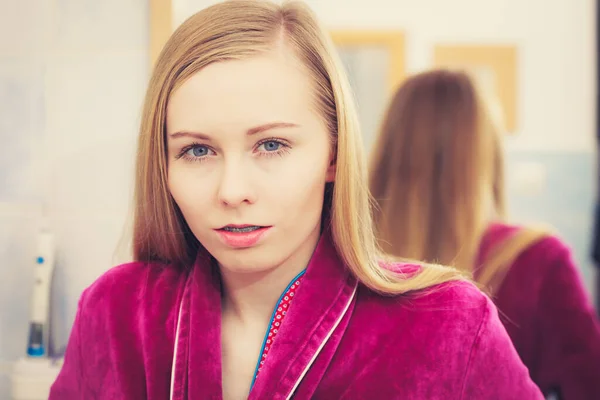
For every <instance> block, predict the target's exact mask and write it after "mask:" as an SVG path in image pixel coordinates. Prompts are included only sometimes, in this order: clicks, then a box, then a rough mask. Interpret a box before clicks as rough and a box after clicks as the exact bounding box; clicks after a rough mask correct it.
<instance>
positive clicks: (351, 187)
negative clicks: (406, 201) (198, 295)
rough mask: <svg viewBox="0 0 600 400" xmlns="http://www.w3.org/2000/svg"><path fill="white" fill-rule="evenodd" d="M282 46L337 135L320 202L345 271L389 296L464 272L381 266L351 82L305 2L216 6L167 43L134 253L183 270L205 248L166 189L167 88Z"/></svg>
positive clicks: (144, 133) (153, 95) (146, 150)
mask: <svg viewBox="0 0 600 400" xmlns="http://www.w3.org/2000/svg"><path fill="white" fill-rule="evenodd" d="M279 43H285V44H288V45H290V46H291V48H292V49H293V50H295V52H296V55H297V56H298V58H299V60H300V61H301V62H302V63H303V64H304V65H305V66H306V68H307V71H308V72H309V73H310V75H311V77H312V79H313V81H314V86H315V89H316V98H315V100H316V102H317V106H318V110H321V111H322V114H323V118H324V119H325V121H326V124H327V127H328V129H329V131H330V132H331V135H332V142H333V145H334V148H335V149H336V153H335V157H336V163H337V172H336V179H335V184H333V185H330V186H329V187H328V188H327V189H328V190H326V200H325V203H324V206H323V207H324V211H325V212H326V214H329V215H330V223H331V231H332V235H333V240H334V243H335V246H336V249H337V251H338V253H339V254H340V256H341V258H342V259H343V261H344V262H345V263H346V265H347V266H348V268H349V269H350V270H351V271H352V272H353V273H354V275H355V276H356V277H357V278H358V279H359V280H360V281H362V282H363V283H364V284H365V285H366V286H368V287H370V288H371V289H373V290H375V291H378V292H381V293H389V294H397V293H405V292H409V291H413V290H417V289H422V288H425V287H429V286H432V285H434V284H438V283H442V282H446V281H449V280H454V279H459V278H460V275H459V274H458V273H457V272H456V271H455V270H453V269H449V268H445V267H439V266H426V267H424V268H422V272H421V273H419V274H416V275H415V276H413V277H410V278H408V277H405V279H401V278H400V277H399V276H397V275H395V274H394V273H392V272H390V271H388V270H387V269H384V268H382V267H380V265H379V256H380V254H379V251H378V249H377V246H376V243H375V239H374V235H373V229H372V222H371V214H370V198H369V193H368V186H367V184H366V173H365V165H364V159H363V154H362V142H361V138H360V134H359V131H358V124H357V121H356V112H355V109H354V104H353V99H352V97H351V92H350V88H349V85H348V82H347V80H346V77H345V76H344V75H343V73H342V72H341V71H342V68H341V67H340V62H339V60H338V59H337V58H335V55H334V54H335V53H334V47H333V44H332V43H331V42H330V39H329V37H328V35H327V34H326V33H325V32H324V30H323V29H322V28H321V27H320V26H319V24H318V22H317V20H316V18H315V16H314V15H313V13H312V12H311V11H310V9H309V8H308V7H307V6H305V5H304V4H302V3H299V2H289V3H285V4H283V5H281V6H279V5H276V4H273V3H271V2H267V1H252V0H233V1H226V2H223V3H219V4H216V5H213V6H211V7H208V8H206V9H204V10H202V11H200V12H198V13H197V14H195V15H194V16H192V17H190V18H189V19H188V20H186V21H185V22H184V23H183V24H182V25H181V26H180V27H179V28H178V29H177V30H176V31H175V32H174V33H173V35H172V36H171V38H170V39H169V40H168V42H167V43H166V45H165V47H164V49H163V50H162V53H161V54H160V56H159V58H158V60H157V63H156V66H155V70H154V71H153V74H152V77H151V80H150V84H149V87H148V91H147V94H146V100H145V105H144V111H143V117H142V124H141V129H140V135H139V144H138V147H139V149H138V157H137V173H136V180H137V182H136V187H135V191H136V193H135V205H136V209H135V216H134V234H133V251H134V258H136V259H138V260H159V261H163V262H168V263H172V264H177V265H179V266H181V267H185V266H189V265H190V264H191V262H192V261H193V258H194V257H195V256H196V254H197V253H198V251H199V250H200V249H202V247H201V244H200V243H198V241H197V239H196V238H195V237H194V235H193V234H192V232H191V231H190V229H189V227H188V226H187V224H186V222H185V220H184V218H183V216H182V213H181V211H180V210H179V208H178V207H177V205H176V204H175V202H174V200H173V199H172V197H171V195H170V193H169V191H168V188H167V161H166V150H165V122H166V109H167V104H168V102H169V96H170V94H171V93H172V92H173V90H175V89H176V88H177V87H178V86H180V85H181V84H182V82H184V81H185V80H186V79H188V78H189V77H190V76H191V75H193V74H194V73H196V72H198V71H199V70H200V69H201V68H203V67H205V66H207V65H208V64H211V63H214V62H219V61H223V60H233V59H241V58H246V57H252V56H253V55H257V54H259V53H262V52H267V51H269V50H272V49H273V48H274V47H275V46H276V45H277V44H279Z"/></svg>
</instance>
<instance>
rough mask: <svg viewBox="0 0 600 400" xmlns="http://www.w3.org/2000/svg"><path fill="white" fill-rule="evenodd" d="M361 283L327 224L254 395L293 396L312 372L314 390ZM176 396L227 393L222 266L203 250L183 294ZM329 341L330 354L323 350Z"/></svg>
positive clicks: (219, 396)
mask: <svg viewBox="0 0 600 400" xmlns="http://www.w3.org/2000/svg"><path fill="white" fill-rule="evenodd" d="M357 286H358V283H357V280H356V279H355V278H354V277H353V276H352V275H351V274H350V272H349V271H348V270H347V269H346V268H345V267H344V265H343V263H342V261H341V260H340V258H339V257H338V255H337V252H336V250H335V247H334V245H333V241H332V238H331V234H330V233H329V231H328V230H325V231H324V232H323V234H322V235H321V239H320V241H319V244H318V245H317V248H316V249H315V252H314V254H313V256H312V258H311V260H310V262H309V265H308V267H307V271H306V274H305V275H304V278H303V280H302V287H301V289H299V290H298V291H297V293H296V298H295V299H294V301H293V302H292V305H291V306H290V310H289V312H288V314H287V315H286V318H285V320H284V321H283V324H282V325H281V329H280V331H279V333H278V336H277V339H276V341H275V342H274V344H273V347H272V348H271V350H270V353H269V357H268V358H267V361H266V363H265V365H264V367H263V368H262V370H261V373H260V375H259V376H258V378H257V380H256V382H255V384H254V387H253V388H252V391H251V392H250V395H249V399H250V400H255V399H265V398H268V399H288V398H290V397H291V396H292V395H293V393H294V392H295V390H296V389H297V388H298V386H299V384H300V383H301V382H302V380H303V378H304V377H305V375H306V374H307V372H308V370H309V369H310V368H311V366H313V363H314V362H315V360H316V359H317V357H318V356H319V363H318V367H316V368H317V369H316V370H314V371H311V374H310V378H311V382H310V385H309V386H306V385H305V386H303V388H302V389H303V390H302V391H303V393H304V392H306V391H310V392H312V391H314V390H315V388H316V386H317V385H318V381H319V380H320V378H321V377H322V374H323V373H324V371H325V370H326V369H327V366H328V365H329V362H330V361H331V358H332V357H333V353H334V352H335V349H336V348H337V345H338V344H339V342H340V340H341V338H342V336H343V332H344V330H345V329H346V326H347V325H348V321H349V317H350V314H351V312H352V307H353V304H354V298H355V294H356V289H357ZM179 318H180V319H179V329H178V336H177V338H178V343H177V349H176V354H177V356H176V362H175V367H174V373H173V377H174V381H173V399H174V400H185V399H188V398H189V399H215V400H221V399H222V396H223V394H222V379H221V374H222V365H221V284H220V278H219V273H218V271H217V269H216V268H215V267H214V266H212V263H211V262H210V261H207V259H206V257H204V256H199V257H198V260H197V261H196V264H195V265H194V270H193V271H192V273H191V276H190V279H188V282H187V284H186V287H185V289H184V294H183V296H182V303H181V311H180V313H179ZM326 344H327V353H326V354H321V350H322V349H323V347H324V346H325V345H326Z"/></svg>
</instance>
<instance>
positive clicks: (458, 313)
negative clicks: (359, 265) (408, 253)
mask: <svg viewBox="0 0 600 400" xmlns="http://www.w3.org/2000/svg"><path fill="white" fill-rule="evenodd" d="M386 268H389V269H392V270H393V271H395V272H398V273H400V274H405V275H406V276H407V277H410V276H412V275H416V274H418V273H419V272H420V271H421V270H423V269H425V268H428V266H427V265H418V264H406V263H390V264H387V265H386ZM357 305H358V307H365V308H368V309H369V310H370V313H371V314H370V315H371V317H372V318H374V319H379V318H384V319H388V320H389V322H390V323H392V324H399V325H404V326H407V324H410V326H414V327H418V328H417V329H418V330H421V331H422V332H427V333H426V335H430V336H431V337H432V338H433V337H434V336H437V335H438V334H440V333H441V332H442V331H443V332H444V333H443V334H444V335H447V334H453V335H456V336H457V337H458V338H460V337H461V335H464V334H465V333H466V332H467V331H469V332H471V333H474V332H475V331H476V329H477V327H478V325H479V324H481V321H482V320H483V319H484V317H485V315H486V314H488V313H489V312H490V309H493V308H494V306H493V304H492V303H491V301H490V300H489V299H488V298H487V297H486V296H485V295H484V294H483V293H482V292H481V290H479V288H477V286H475V284H473V283H472V282H470V281H468V280H466V279H465V280H456V281H450V282H445V283H442V284H438V285H434V286H431V287H428V288H426V289H423V290H419V291H416V292H413V293H408V294H404V295H398V296H385V295H380V294H378V293H374V292H373V291H371V290H369V289H367V288H366V287H360V289H359V297H358V300H357ZM462 337H464V336H462Z"/></svg>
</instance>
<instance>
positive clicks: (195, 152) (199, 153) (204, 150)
mask: <svg viewBox="0 0 600 400" xmlns="http://www.w3.org/2000/svg"><path fill="white" fill-rule="evenodd" d="M187 154H188V155H189V156H192V157H204V156H207V155H208V147H206V146H194V147H192V148H191V149H189V150H188V151H187Z"/></svg>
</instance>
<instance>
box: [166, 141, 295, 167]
mask: <svg viewBox="0 0 600 400" xmlns="http://www.w3.org/2000/svg"><path fill="white" fill-rule="evenodd" d="M269 142H274V143H277V144H279V145H280V146H281V147H280V148H279V149H277V150H275V151H262V152H261V156H263V157H274V156H280V157H281V156H283V155H284V154H285V153H287V152H288V151H289V149H290V145H289V143H287V142H286V141H284V140H281V139H276V138H268V139H263V140H261V141H259V142H258V143H257V144H256V147H260V146H262V145H263V144H265V143H269ZM195 147H205V148H207V149H209V150H211V151H214V150H212V149H211V148H210V147H209V146H207V145H205V144H201V143H192V144H190V145H188V146H185V147H184V148H183V149H181V151H180V152H179V154H178V155H177V156H176V157H175V159H177V160H179V159H180V158H182V159H184V160H185V161H188V162H203V161H206V159H207V158H208V157H207V156H202V157H190V156H188V155H187V153H188V151H190V150H192V149H193V148H195Z"/></svg>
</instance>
